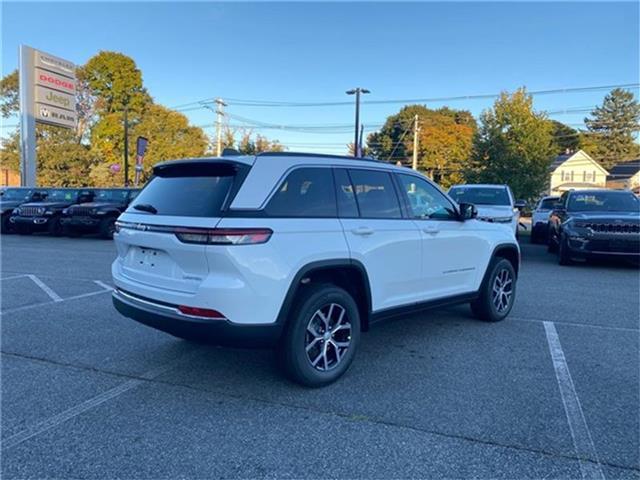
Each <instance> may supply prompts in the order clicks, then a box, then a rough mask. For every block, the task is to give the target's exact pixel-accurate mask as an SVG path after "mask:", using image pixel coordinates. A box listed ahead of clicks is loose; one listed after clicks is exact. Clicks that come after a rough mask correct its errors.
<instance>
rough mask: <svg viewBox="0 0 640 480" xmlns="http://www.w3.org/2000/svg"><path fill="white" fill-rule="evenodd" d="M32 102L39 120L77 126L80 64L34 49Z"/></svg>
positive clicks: (70, 126) (36, 118) (60, 125)
mask: <svg viewBox="0 0 640 480" xmlns="http://www.w3.org/2000/svg"><path fill="white" fill-rule="evenodd" d="M30 50H31V55H32V56H33V58H32V61H31V62H30V65H29V67H30V69H31V70H32V71H31V72H29V73H30V75H29V76H30V77H31V78H32V79H33V81H32V82H30V83H31V85H29V86H28V88H29V87H30V88H31V92H30V93H31V95H29V96H30V97H31V102H32V108H31V111H32V113H33V117H34V118H35V121H36V122H39V123H46V124H49V125H56V126H58V127H64V128H75V126H76V123H77V114H76V73H75V72H76V67H75V65H74V64H73V63H72V62H70V61H68V60H65V59H63V58H60V57H56V56H54V55H51V54H49V53H45V52H41V51H40V50H35V49H30Z"/></svg>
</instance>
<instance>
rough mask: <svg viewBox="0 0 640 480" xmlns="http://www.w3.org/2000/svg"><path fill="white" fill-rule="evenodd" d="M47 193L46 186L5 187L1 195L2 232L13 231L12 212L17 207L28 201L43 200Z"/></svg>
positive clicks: (0, 231)
mask: <svg viewBox="0 0 640 480" xmlns="http://www.w3.org/2000/svg"><path fill="white" fill-rule="evenodd" d="M46 194H47V190H46V189H44V188H31V187H10V188H7V189H5V190H4V191H3V192H2V196H0V212H1V213H2V220H1V221H0V233H12V232H13V225H12V224H11V221H10V219H11V214H12V213H13V210H14V209H15V208H16V207H19V206H20V205H22V204H23V203H26V202H37V201H40V200H42V199H43V198H44V197H45V196H46Z"/></svg>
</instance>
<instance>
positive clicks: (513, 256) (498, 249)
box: [491, 243, 520, 277]
mask: <svg viewBox="0 0 640 480" xmlns="http://www.w3.org/2000/svg"><path fill="white" fill-rule="evenodd" d="M496 257H499V258H505V259H507V260H509V262H511V265H513V269H514V270H515V272H516V277H517V276H518V274H519V271H520V250H519V249H518V247H517V246H516V245H515V244H513V243H501V244H498V245H496V246H495V248H494V249H493V253H492V254H491V260H493V259H494V258H496Z"/></svg>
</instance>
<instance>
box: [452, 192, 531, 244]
mask: <svg viewBox="0 0 640 480" xmlns="http://www.w3.org/2000/svg"><path fill="white" fill-rule="evenodd" d="M449 195H451V198H453V199H454V200H456V201H457V202H458V203H460V202H465V203H473V204H474V205H476V207H477V208H478V219H479V220H484V221H485V222H492V223H500V224H503V225H507V226H509V227H510V228H511V230H513V234H514V235H515V236H516V238H517V237H518V225H519V224H520V209H521V208H524V207H525V206H526V203H525V201H524V200H518V201H516V200H515V197H514V196H513V192H512V191H511V188H509V186H508V185H482V184H477V185H471V184H467V185H454V186H453V187H451V188H450V189H449Z"/></svg>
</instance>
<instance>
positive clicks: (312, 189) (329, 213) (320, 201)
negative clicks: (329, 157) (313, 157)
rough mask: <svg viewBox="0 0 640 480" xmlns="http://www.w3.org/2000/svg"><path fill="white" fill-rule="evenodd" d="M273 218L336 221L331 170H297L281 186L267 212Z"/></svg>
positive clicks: (270, 202)
mask: <svg viewBox="0 0 640 480" xmlns="http://www.w3.org/2000/svg"><path fill="white" fill-rule="evenodd" d="M265 211H266V213H267V215H269V216H272V217H321V218H322V217H335V216H336V215H337V213H336V196H335V193H334V187H333V174H332V173H331V169H330V168H298V169H296V170H294V171H292V172H291V173H290V174H289V175H288V176H287V178H286V179H285V180H284V182H282V184H281V185H280V187H279V188H278V191H277V192H276V193H275V195H274V196H273V197H272V198H271V200H270V201H269V203H268V204H267V208H266V209H265Z"/></svg>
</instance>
